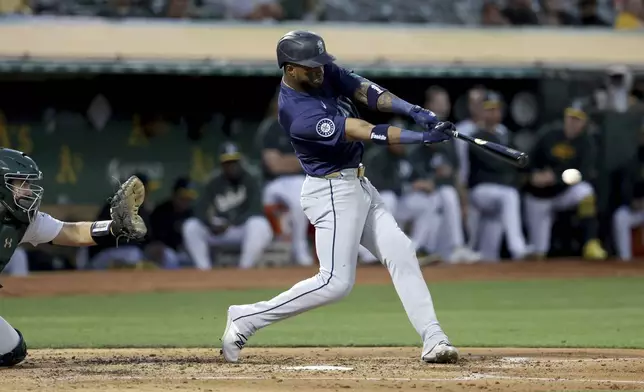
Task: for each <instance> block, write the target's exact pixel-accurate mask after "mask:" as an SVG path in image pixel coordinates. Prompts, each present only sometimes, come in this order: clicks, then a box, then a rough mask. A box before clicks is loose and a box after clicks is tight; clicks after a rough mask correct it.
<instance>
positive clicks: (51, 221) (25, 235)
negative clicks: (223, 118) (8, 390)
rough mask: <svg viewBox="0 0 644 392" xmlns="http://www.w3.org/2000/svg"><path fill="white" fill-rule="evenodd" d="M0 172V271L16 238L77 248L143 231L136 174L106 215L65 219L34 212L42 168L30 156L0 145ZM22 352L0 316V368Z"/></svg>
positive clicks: (20, 342)
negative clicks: (0, 182)
mask: <svg viewBox="0 0 644 392" xmlns="http://www.w3.org/2000/svg"><path fill="white" fill-rule="evenodd" d="M0 173H1V174H2V176H3V178H4V184H3V186H2V187H0V218H1V219H2V220H1V222H2V224H0V243H2V244H3V246H2V248H0V272H2V270H3V269H4V267H5V266H6V265H7V263H8V262H9V260H10V259H11V256H12V255H13V254H14V252H15V251H16V248H17V247H18V245H19V244H21V243H31V244H32V245H34V246H37V245H38V244H44V243H52V244H54V245H65V246H79V247H80V246H92V245H97V244H100V243H108V242H109V243H116V241H117V238H119V237H123V238H127V239H131V240H141V239H143V238H144V237H145V235H146V233H147V228H146V227H145V224H143V221H142V219H141V217H140V216H139V215H138V209H139V207H140V206H141V203H143V199H144V197H145V189H144V187H143V184H142V183H141V181H140V180H139V179H138V178H137V177H134V176H132V177H130V179H129V180H127V181H126V182H125V183H123V185H121V188H120V189H119V190H118V192H117V193H116V195H115V196H114V198H113V199H112V202H111V204H112V211H111V212H112V220H107V221H98V222H75V223H71V222H62V221H59V220H58V219H55V218H53V217H51V216H50V215H48V214H45V213H43V212H39V211H38V209H39V208H40V202H41V198H42V194H43V188H42V187H41V186H40V185H38V182H39V181H41V180H42V173H41V172H40V170H39V169H38V166H37V165H36V162H34V161H33V159H31V158H30V157H28V156H27V155H25V154H24V153H22V152H20V151H16V150H11V149H7V148H0ZM0 287H2V286H0ZM26 356H27V344H26V343H25V339H24V338H23V336H22V334H21V333H20V332H19V331H18V330H17V329H14V328H13V327H12V326H11V325H9V323H7V321H5V320H4V319H3V318H2V317H0V367H7V366H14V365H17V364H18V363H20V362H22V361H23V360H24V359H25V358H26Z"/></svg>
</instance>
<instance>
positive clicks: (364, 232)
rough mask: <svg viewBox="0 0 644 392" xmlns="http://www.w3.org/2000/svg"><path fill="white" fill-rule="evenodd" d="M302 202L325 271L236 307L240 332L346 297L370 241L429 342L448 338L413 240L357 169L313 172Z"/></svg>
mask: <svg viewBox="0 0 644 392" xmlns="http://www.w3.org/2000/svg"><path fill="white" fill-rule="evenodd" d="M301 202H302V207H303V209H304V212H305V213H306V216H307V217H308V218H309V220H310V221H311V223H312V224H313V225H314V226H315V229H316V230H315V237H316V238H315V239H316V244H317V246H316V248H317V254H318V259H319V260H320V271H319V273H318V274H317V275H315V276H314V277H312V278H309V279H307V280H304V281H301V282H299V283H297V284H296V285H295V286H293V287H292V288H291V289H290V290H288V291H286V292H283V293H282V294H279V295H278V296H276V297H274V298H272V299H270V300H268V301H263V302H257V303H254V304H247V305H239V306H232V307H231V308H230V315H231V317H232V319H233V321H234V322H235V325H236V326H237V327H238V328H239V329H240V333H243V334H244V335H245V336H247V337H248V336H251V335H252V334H253V333H254V332H255V331H257V330H258V329H260V328H263V327H266V326H268V325H270V324H272V323H275V322H277V321H280V320H284V319H286V318H288V317H291V316H294V315H296V314H299V313H302V312H305V311H307V310H310V309H314V308H317V307H319V306H322V305H326V304H330V303H332V302H336V301H338V300H340V299H342V298H344V297H345V296H346V295H347V294H349V292H351V289H352V287H353V284H354V282H355V277H356V261H357V256H358V247H359V245H360V244H362V245H364V246H365V247H366V248H367V249H368V250H369V251H370V252H371V253H373V254H374V255H376V257H378V259H379V260H382V262H383V264H384V265H385V266H386V267H387V269H388V270H389V273H390V274H391V277H392V280H393V283H394V287H395V289H396V292H397V293H398V296H399V297H400V300H401V301H402V303H403V307H404V308H405V311H406V312H407V316H408V317H409V320H410V321H411V323H412V325H413V326H414V328H415V329H416V331H417V332H418V334H419V335H420V336H421V338H422V340H423V342H425V345H426V346H428V345H430V344H437V343H439V342H440V341H446V340H447V337H446V336H445V333H444V332H443V331H442V329H441V327H440V325H439V323H438V320H437V318H436V313H435V311H434V305H433V302H432V297H431V295H430V293H429V290H428V288H427V284H426V283H425V281H424V279H423V275H422V273H421V270H420V266H419V265H418V259H417V258H416V252H415V249H414V247H413V245H412V242H411V241H410V239H409V238H408V237H407V236H406V235H405V234H404V233H403V232H402V230H401V229H400V228H399V227H398V225H397V224H396V220H395V219H394V217H393V215H392V214H391V213H390V212H389V211H388V210H387V209H386V207H385V204H384V201H383V200H382V198H381V197H380V194H379V193H378V191H377V190H376V189H375V188H374V187H373V186H372V185H371V183H370V182H369V180H368V179H366V178H359V177H358V175H357V170H356V169H345V170H342V171H341V176H340V177H337V178H332V179H326V178H316V177H307V178H306V181H305V182H304V187H303V188H302V198H301Z"/></svg>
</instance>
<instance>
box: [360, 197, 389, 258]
mask: <svg viewBox="0 0 644 392" xmlns="http://www.w3.org/2000/svg"><path fill="white" fill-rule="evenodd" d="M380 196H381V197H382V201H383V202H384V204H385V208H386V209H387V211H389V212H391V213H392V214H393V215H395V214H396V211H397V210H398V196H396V194H395V193H394V192H391V191H384V192H382V193H381V194H380ZM358 255H359V256H360V260H361V261H362V262H363V263H364V264H374V263H377V262H378V261H379V260H378V258H377V257H376V256H374V255H373V253H371V252H369V251H368V250H367V248H365V247H364V246H362V245H360V248H359V249H358Z"/></svg>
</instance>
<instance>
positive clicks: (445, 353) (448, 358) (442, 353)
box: [421, 341, 458, 363]
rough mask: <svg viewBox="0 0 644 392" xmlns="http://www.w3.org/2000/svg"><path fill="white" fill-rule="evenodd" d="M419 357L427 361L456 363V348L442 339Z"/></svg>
mask: <svg viewBox="0 0 644 392" xmlns="http://www.w3.org/2000/svg"><path fill="white" fill-rule="evenodd" d="M421 359H422V360H423V361H425V362H427V363H456V362H457V361H458V350H457V349H456V347H454V346H452V344H451V343H450V342H446V341H442V342H440V343H438V344H437V345H435V346H434V347H432V349H431V350H429V351H426V352H425V353H424V354H423V355H422V356H421Z"/></svg>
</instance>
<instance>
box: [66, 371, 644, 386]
mask: <svg viewBox="0 0 644 392" xmlns="http://www.w3.org/2000/svg"><path fill="white" fill-rule="evenodd" d="M56 379H57V380H60V381H62V380H65V379H68V377H56ZM69 379H75V380H78V377H69ZM110 379H111V380H148V379H150V377H142V376H115V375H110ZM188 379H189V380H193V381H194V380H219V381H271V380H282V381H284V380H288V381H336V382H342V381H396V382H400V381H412V382H414V381H415V382H450V381H454V382H457V381H476V380H505V381H546V382H577V383H613V384H634V385H644V381H638V380H596V379H572V378H548V377H519V376H502V375H496V374H487V373H476V374H472V375H470V376H464V377H451V378H446V377H444V378H407V377H282V376H274V377H271V378H267V377H265V376H197V375H191V376H188V377H161V378H158V379H157V380H188Z"/></svg>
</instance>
